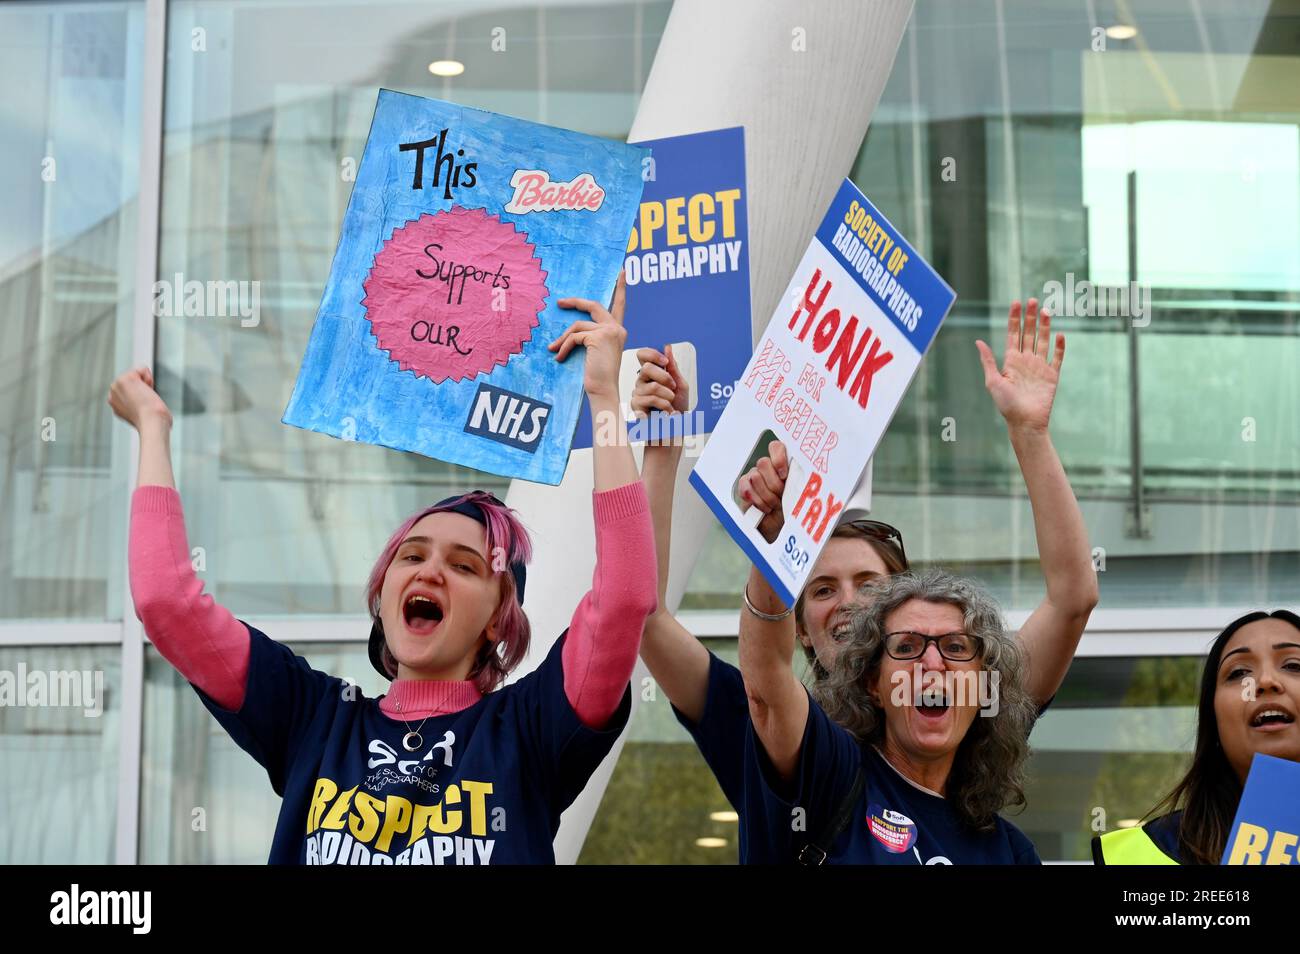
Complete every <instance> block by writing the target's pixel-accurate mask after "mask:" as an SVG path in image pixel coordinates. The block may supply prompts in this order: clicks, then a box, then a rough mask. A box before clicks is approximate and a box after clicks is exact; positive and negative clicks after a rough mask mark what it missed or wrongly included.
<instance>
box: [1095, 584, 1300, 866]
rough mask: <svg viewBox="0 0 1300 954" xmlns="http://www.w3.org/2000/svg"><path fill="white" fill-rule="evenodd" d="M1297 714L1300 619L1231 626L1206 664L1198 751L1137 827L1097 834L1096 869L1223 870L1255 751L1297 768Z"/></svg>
mask: <svg viewBox="0 0 1300 954" xmlns="http://www.w3.org/2000/svg"><path fill="white" fill-rule="evenodd" d="M1297 717H1300V616H1297V615H1296V614H1295V613H1293V612H1291V611H1290V610H1274V611H1273V612H1272V613H1265V612H1263V611H1256V612H1253V613H1247V614H1246V615H1245V616H1242V617H1240V618H1238V619H1235V620H1233V621H1232V622H1231V623H1229V624H1228V625H1227V627H1226V628H1225V629H1224V630H1223V632H1221V633H1220V634H1219V635H1218V636H1217V637H1216V638H1215V640H1214V643H1213V645H1211V646H1210V652H1209V654H1208V655H1207V656H1206V658H1205V669H1204V671H1203V672H1202V674H1201V689H1200V695H1199V698H1198V700H1197V705H1196V749H1195V751H1194V753H1193V755H1192V764H1191V766H1190V767H1189V768H1188V769H1187V774H1186V775H1185V776H1183V780H1182V781H1181V782H1179V783H1178V784H1177V785H1175V786H1174V789H1173V791H1171V792H1170V793H1169V794H1168V795H1166V796H1165V797H1164V798H1163V799H1162V800H1161V801H1160V803H1159V804H1158V805H1156V807H1155V808H1153V809H1152V810H1151V811H1150V812H1149V813H1147V816H1146V818H1147V819H1148V820H1147V821H1145V822H1144V823H1143V824H1142V825H1140V826H1138V827H1136V828H1121V829H1117V830H1116V831H1112V832H1107V833H1106V834H1104V835H1099V836H1097V837H1095V838H1093V840H1092V857H1093V860H1094V861H1095V862H1096V863H1097V864H1099V865H1152V864H1155V865H1175V864H1181V865H1217V864H1219V863H1220V860H1221V859H1222V858H1223V849H1224V845H1225V844H1226V843H1227V840H1228V834H1229V832H1230V831H1231V829H1232V821H1233V819H1234V818H1235V817H1236V814H1237V803H1238V802H1239V801H1240V800H1241V792H1242V789H1243V788H1244V786H1245V784H1246V775H1247V774H1248V773H1249V772H1250V763H1251V759H1253V758H1254V757H1255V754H1256V753H1260V754H1263V755H1271V756H1274V757H1276V758H1279V759H1287V760H1288V761H1291V762H1300V722H1297ZM1296 794H1297V797H1300V792H1297V793H1296ZM1157 813H1163V814H1157ZM1153 816H1154V817H1153Z"/></svg>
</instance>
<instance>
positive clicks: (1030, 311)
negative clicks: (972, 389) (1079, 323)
mask: <svg viewBox="0 0 1300 954" xmlns="http://www.w3.org/2000/svg"><path fill="white" fill-rule="evenodd" d="M1022 332H1023V333H1022ZM1051 344H1052V316H1051V314H1049V313H1048V311H1047V309H1043V311H1042V312H1041V314H1040V312H1039V310H1038V299H1036V298H1031V299H1029V305H1028V307H1027V308H1026V309H1025V318H1024V323H1023V327H1022V324H1021V320H1020V302H1019V301H1014V302H1012V303H1011V310H1010V312H1009V314H1008V317H1007V351H1006V355H1005V357H1004V358H1003V361H1002V370H1001V371H999V370H998V365H997V361H996V359H995V358H994V357H993V350H992V349H991V348H990V347H989V346H988V345H987V344H985V343H984V342H983V341H976V342H975V347H976V348H977V349H978V350H979V355H980V364H982V365H983V366H984V386H985V387H986V388H988V391H989V394H990V395H992V397H993V403H994V404H995V405H996V406H997V409H998V413H1000V414H1001V415H1002V417H1003V418H1004V419H1005V420H1006V422H1007V427H1008V428H1010V429H1012V430H1016V429H1030V430H1042V431H1046V430H1047V422H1048V419H1049V418H1050V417H1051V415H1052V401H1053V400H1054V399H1055V398H1056V386H1057V383H1058V382H1059V381H1060V377H1061V362H1062V360H1063V359H1064V358H1065V335H1063V334H1057V336H1056V349H1055V354H1054V355H1053V356H1052V357H1053V360H1051V361H1049V355H1051V350H1050V349H1051Z"/></svg>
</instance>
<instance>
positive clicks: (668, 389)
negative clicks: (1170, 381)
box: [632, 345, 709, 722]
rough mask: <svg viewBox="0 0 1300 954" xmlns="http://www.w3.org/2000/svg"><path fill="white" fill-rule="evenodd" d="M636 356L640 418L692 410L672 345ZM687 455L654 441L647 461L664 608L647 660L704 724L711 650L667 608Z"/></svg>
mask: <svg viewBox="0 0 1300 954" xmlns="http://www.w3.org/2000/svg"><path fill="white" fill-rule="evenodd" d="M636 357H637V361H638V362H639V363H640V365H641V369H640V370H639V371H638V372H637V381H636V389H635V391H634V392H633V394H632V410H633V412H634V413H635V414H636V415H637V416H638V417H643V416H645V415H647V414H648V413H649V412H650V411H655V410H657V411H664V412H666V413H669V414H672V413H685V412H686V409H687V408H688V407H690V393H689V385H688V383H687V381H686V378H685V376H683V375H682V373H681V371H680V369H679V368H678V367H677V362H676V360H675V359H674V358H673V355H672V346H671V345H667V346H665V348H664V351H663V352H659V351H656V350H655V349H654V348H641V349H639V350H638V351H637V354H636ZM682 450H683V446H682V441H680V440H676V439H673V438H665V439H664V440H661V441H657V442H656V441H649V442H647V443H646V447H645V455H644V457H643V458H642V461H641V479H642V480H643V481H644V482H645V488H646V496H647V497H648V498H649V501H650V514H651V517H652V518H653V520H654V534H655V552H656V555H657V559H656V564H657V565H658V578H659V579H658V588H659V608H658V609H657V610H656V611H655V612H654V613H653V614H652V615H651V616H650V618H649V619H647V620H646V623H645V632H644V633H643V634H642V636H641V658H642V659H644V660H645V664H646V668H648V669H649V670H650V675H651V676H653V677H654V680H655V682H657V683H658V684H659V686H660V688H662V689H663V691H664V694H665V695H666V696H668V700H669V701H670V702H671V703H672V704H673V705H674V706H676V707H677V709H678V711H679V712H681V714H682V715H684V716H685V717H686V718H687V719H689V720H691V722H699V721H700V720H701V719H702V718H703V717H704V709H705V703H706V701H707V700H708V694H709V651H708V650H707V649H705V648H704V645H703V644H702V643H701V642H700V641H699V640H698V639H696V638H695V637H694V636H693V635H692V634H691V633H690V632H688V631H687V629H686V627H684V626H682V624H681V623H679V622H678V621H677V618H676V617H675V616H673V614H672V613H670V612H669V611H668V603H667V594H668V557H669V553H670V552H671V549H672V522H673V491H674V489H675V487H676V484H677V468H678V466H679V464H680V463H681V459H682Z"/></svg>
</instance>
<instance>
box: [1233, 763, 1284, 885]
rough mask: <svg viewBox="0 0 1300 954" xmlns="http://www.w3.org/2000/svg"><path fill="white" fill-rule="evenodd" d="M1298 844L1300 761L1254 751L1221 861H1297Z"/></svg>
mask: <svg viewBox="0 0 1300 954" xmlns="http://www.w3.org/2000/svg"><path fill="white" fill-rule="evenodd" d="M1298 844H1300V762H1290V761H1287V760H1286V759H1279V758H1275V757H1273V756H1271V755H1260V754H1259V753H1258V752H1257V753H1255V757H1254V758H1253V759H1252V760H1251V763H1250V773H1249V774H1248V775H1247V776H1246V787H1245V789H1244V790H1243V791H1242V793H1241V801H1240V802H1238V803H1237V817H1236V818H1234V819H1233V821H1232V830H1231V831H1230V832H1229V834H1228V842H1227V844H1226V845H1225V846H1224V848H1223V864H1225V865H1294V864H1297V863H1298V862H1300V850H1298V849H1297V847H1296V846H1297V845H1298Z"/></svg>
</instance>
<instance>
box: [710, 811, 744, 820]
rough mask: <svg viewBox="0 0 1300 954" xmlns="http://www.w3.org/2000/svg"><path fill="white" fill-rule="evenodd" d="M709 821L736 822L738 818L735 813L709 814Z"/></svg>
mask: <svg viewBox="0 0 1300 954" xmlns="http://www.w3.org/2000/svg"><path fill="white" fill-rule="evenodd" d="M709 821H716V822H738V821H740V816H739V815H738V814H736V813H735V812H709Z"/></svg>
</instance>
